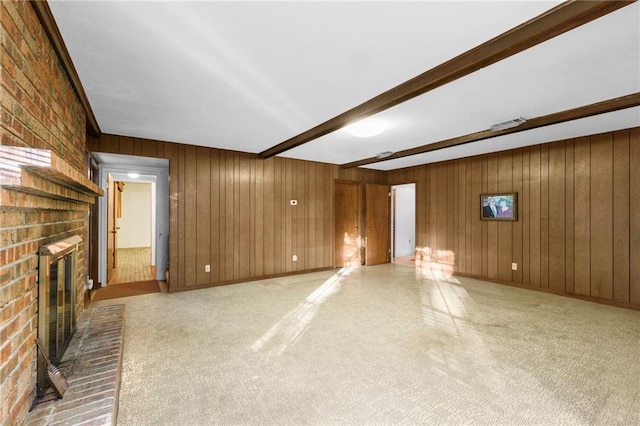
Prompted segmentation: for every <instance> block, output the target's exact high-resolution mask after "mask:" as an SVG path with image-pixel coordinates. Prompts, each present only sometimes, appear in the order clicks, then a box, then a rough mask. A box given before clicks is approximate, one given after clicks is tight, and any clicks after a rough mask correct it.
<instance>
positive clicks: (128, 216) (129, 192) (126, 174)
mask: <svg viewBox="0 0 640 426" xmlns="http://www.w3.org/2000/svg"><path fill="white" fill-rule="evenodd" d="M93 155H94V157H95V158H96V160H97V161H98V164H99V174H100V185H101V187H102V188H103V189H104V190H105V193H106V194H108V196H107V197H102V198H101V199H100V200H99V206H98V208H99V216H100V218H99V253H98V263H99V270H98V282H99V287H106V286H108V285H109V286H111V285H113V284H121V283H131V282H149V281H151V280H153V281H163V280H164V277H165V271H166V270H167V268H168V264H167V263H168V258H169V256H168V254H169V160H166V159H157V158H147V157H137V156H129V155H118V154H104V153H94V154H93Z"/></svg>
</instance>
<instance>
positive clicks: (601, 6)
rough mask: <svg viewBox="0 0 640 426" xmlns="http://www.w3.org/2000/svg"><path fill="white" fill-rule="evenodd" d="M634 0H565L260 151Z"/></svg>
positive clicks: (317, 133) (311, 134)
mask: <svg viewBox="0 0 640 426" xmlns="http://www.w3.org/2000/svg"><path fill="white" fill-rule="evenodd" d="M633 2H634V0H624V1H574V0H570V1H566V2H564V3H562V4H560V5H558V6H556V7H554V8H552V9H550V10H548V11H547V12H545V13H543V14H541V15H539V16H537V17H535V18H533V19H531V20H529V21H527V22H525V23H523V24H521V25H519V26H517V27H515V28H513V29H511V30H509V31H507V32H505V33H503V34H501V35H499V36H497V37H495V38H493V39H491V40H489V41H487V42H485V43H483V44H481V45H479V46H477V47H475V48H473V49H471V50H468V51H467V52H465V53H462V54H461V55H459V56H456V57H455V58H453V59H450V60H449V61H447V62H444V63H443V64H441V65H438V66H437V67H435V68H432V69H430V70H428V71H426V72H424V73H422V74H420V75H418V76H417V77H414V78H412V79H411V80H408V81H406V82H404V83H402V84H400V85H398V86H396V87H394V88H392V89H389V90H387V91H386V92H384V93H382V94H380V95H378V96H376V97H374V98H371V99H369V100H368V101H366V102H364V103H362V104H360V105H358V106H356V107H354V108H352V109H350V110H348V111H346V112H343V113H342V114H339V115H337V116H335V117H333V118H331V119H329V120H327V121H325V122H324V123H321V124H319V125H317V126H315V127H313V128H311V129H309V130H307V131H305V132H303V133H300V134H298V135H296V136H294V137H292V138H290V139H287V140H286V141H284V142H281V143H279V144H277V145H275V146H273V147H271V148H268V149H266V150H265V151H262V152H261V153H259V154H258V156H259V157H260V158H263V159H265V158H269V157H272V156H274V155H278V154H281V153H283V152H285V151H288V150H290V149H292V148H295V147H297V146H300V145H302V144H305V143H307V142H310V141H312V140H314V139H317V138H319V137H321V136H324V135H326V134H329V133H331V132H334V131H336V130H339V129H341V128H342V127H344V126H346V125H347V124H349V123H351V122H354V121H356V120H360V119H363V118H366V117H368V116H371V115H373V114H376V113H378V112H381V111H384V110H386V109H388V108H391V107H394V106H396V105H398V104H401V103H402V102H405V101H407V100H409V99H412V98H415V97H416V96H420V95H422V94H424V93H426V92H428V91H431V90H433V89H436V88H438V87H440V86H443V85H445V84H447V83H450V82H452V81H454V80H457V79H459V78H462V77H464V76H466V75H469V74H471V73H473V72H475V71H477V70H479V69H481V68H485V67H487V66H489V65H491V64H494V63H496V62H498V61H501V60H503V59H505V58H508V57H510V56H512V55H515V54H516V53H519V52H522V51H524V50H526V49H528V48H530V47H533V46H535V45H537V44H540V43H542V42H544V41H546V40H549V39H551V38H553V37H556V36H558V35H560V34H562V33H565V32H567V31H570V30H572V29H574V28H577V27H579V26H581V25H583V24H586V23H588V22H591V21H593V20H595V19H598V18H600V17H601V16H604V15H606V14H608V13H611V12H613V11H615V10H618V9H620V8H622V7H624V6H626V5H628V4H631V3H633Z"/></svg>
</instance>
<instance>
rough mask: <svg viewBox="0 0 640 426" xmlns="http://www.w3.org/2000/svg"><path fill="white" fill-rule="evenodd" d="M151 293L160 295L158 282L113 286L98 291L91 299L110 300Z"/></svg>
mask: <svg viewBox="0 0 640 426" xmlns="http://www.w3.org/2000/svg"><path fill="white" fill-rule="evenodd" d="M149 293H160V285H159V284H158V281H157V280H152V281H138V282H133V283H123V284H111V285H108V286H106V287H102V288H99V289H98V290H96V294H95V295H93V296H92V297H91V300H92V301H97V300H109V299H117V298H119V297H129V296H139V295H141V294H149Z"/></svg>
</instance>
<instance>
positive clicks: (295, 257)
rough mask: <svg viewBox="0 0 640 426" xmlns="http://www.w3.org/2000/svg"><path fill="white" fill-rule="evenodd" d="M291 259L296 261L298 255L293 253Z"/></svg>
mask: <svg viewBox="0 0 640 426" xmlns="http://www.w3.org/2000/svg"><path fill="white" fill-rule="evenodd" d="M291 260H293V261H294V262H297V261H298V256H296V255H295V254H294V255H293V257H291Z"/></svg>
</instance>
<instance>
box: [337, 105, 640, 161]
mask: <svg viewBox="0 0 640 426" xmlns="http://www.w3.org/2000/svg"><path fill="white" fill-rule="evenodd" d="M636 106H640V93H633V94H631V95H627V96H622V97H619V98H613V99H609V100H607V101H602V102H597V103H594V104H590V105H585V106H581V107H578V108H573V109H569V110H566V111H560V112H556V113H553V114H548V115H543V116H540V117H536V118H532V119H529V120H527V121H526V122H525V123H523V124H521V125H520V126H518V127H512V128H510V129H506V130H500V131H493V130H481V131H479V132H475V133H470V134H468V135H464V136H458V137H455V138H451V139H445V140H443V141H439V142H434V143H430V144H427V145H422V146H418V147H415V148H410V149H405V150H403V151H398V152H396V153H394V154H393V155H390V156H389V157H385V158H378V157H369V158H365V159H363V160H358V161H354V162H351V163H346V164H342V165H341V166H340V167H342V168H343V169H349V168H352V167H359V166H364V165H366V164H373V163H380V162H383V161H389V160H394V159H396V158H403V157H409V156H412V155H417V154H424V153H426V152H431V151H437V150H440V149H445V148H451V147H453V146H459V145H464V144H467V143H471V142H478V141H482V140H486V139H491V138H495V137H497V136H503V135H509V134H512V133H518V132H522V131H525V130H532V129H537V128H538V127H544V126H550V125H552V124H560V123H564V122H567V121H572V120H578V119H580V118H586V117H591V116H594V115H598V114H604V113H607V112H613V111H619V110H621V109H626V108H633V107H636Z"/></svg>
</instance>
